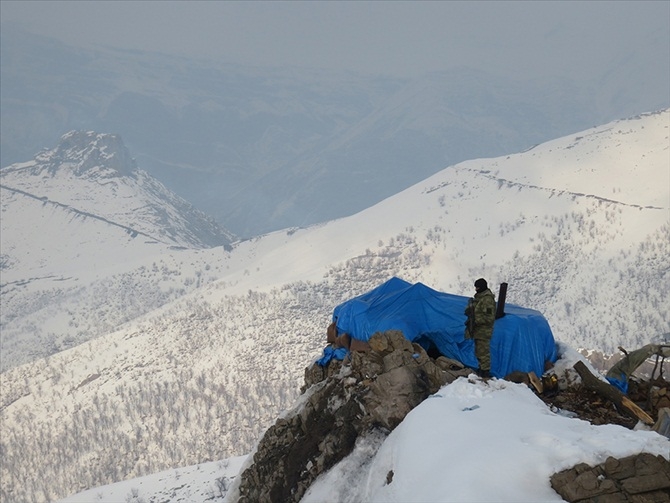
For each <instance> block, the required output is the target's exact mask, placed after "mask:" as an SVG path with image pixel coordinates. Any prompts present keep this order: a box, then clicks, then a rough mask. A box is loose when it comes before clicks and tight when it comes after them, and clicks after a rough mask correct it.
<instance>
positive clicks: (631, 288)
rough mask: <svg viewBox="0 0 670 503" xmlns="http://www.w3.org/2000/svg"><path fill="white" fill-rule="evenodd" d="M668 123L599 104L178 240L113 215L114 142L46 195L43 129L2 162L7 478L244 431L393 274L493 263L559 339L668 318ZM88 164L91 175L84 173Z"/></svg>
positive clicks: (229, 444)
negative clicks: (534, 132)
mask: <svg viewBox="0 0 670 503" xmlns="http://www.w3.org/2000/svg"><path fill="white" fill-rule="evenodd" d="M669 131H670V110H668V109H665V110H662V111H658V112H655V113H649V114H644V115H641V116H636V117H632V118H630V119H627V120H620V121H615V122H611V123H607V124H605V125H603V126H599V127H596V128H592V129H588V130H585V131H582V132H580V133H576V134H571V135H569V136H565V137H562V138H559V139H556V140H552V141H549V142H546V143H543V144H541V145H538V146H536V147H534V148H531V149H528V150H527V151H525V152H522V153H518V154H514V155H509V156H503V157H497V158H491V159H476V160H470V161H467V162H463V163H460V164H457V165H454V166H451V167H449V168H446V169H444V170H443V171H441V172H439V173H437V174H435V175H433V176H431V177H429V178H427V179H425V180H424V181H422V182H420V183H418V184H415V185H413V186H411V187H409V188H407V189H406V190H404V191H402V192H399V193H398V194H396V195H394V196H393V197H390V198H387V199H386V200H384V201H382V202H380V203H378V204H376V205H374V206H372V207H370V208H367V209H366V210H364V211H361V212H359V213H357V214H355V215H352V216H350V217H347V218H341V219H338V220H333V221H329V222H325V223H322V224H319V225H315V226H312V227H309V228H295V227H294V228H288V229H284V230H282V231H277V232H273V233H269V234H267V235H264V236H260V237H255V238H253V239H247V240H243V241H239V242H233V243H232V244H230V246H227V247H224V246H217V247H214V248H198V247H196V246H195V244H192V245H188V244H187V243H186V240H187V239H186V237H185V236H186V235H187V234H186V233H185V232H182V227H181V226H180V227H179V229H180V231H179V232H177V231H174V232H173V233H171V234H170V233H161V229H163V227H162V226H161V221H160V219H159V221H158V222H157V221H154V222H153V223H152V225H147V226H145V227H141V231H142V232H143V233H144V234H139V233H138V235H137V236H136V237H135V238H133V237H132V234H129V233H128V232H127V229H126V227H131V228H134V227H132V225H131V223H132V219H130V220H123V219H122V218H121V216H120V215H124V214H126V213H127V209H128V208H142V207H143V206H144V204H145V203H141V204H140V203H139V202H138V200H136V199H134V198H133V197H129V198H127V199H123V198H120V197H118V195H119V193H120V192H121V191H122V186H123V185H122V184H121V183H120V181H121V180H123V179H124V177H126V176H129V175H127V174H126V175H123V176H121V177H120V178H119V177H118V176H117V175H116V174H114V173H120V171H119V170H118V169H115V171H114V172H112V171H111V168H110V165H112V166H115V165H116V164H115V163H117V162H118V160H119V158H118V157H116V156H105V155H104V153H105V152H109V150H107V149H103V148H100V149H99V154H96V156H97V157H96V159H99V160H100V164H99V166H98V169H93V171H91V168H89V167H88V165H86V166H87V167H86V169H84V165H83V164H82V165H81V166H80V165H79V164H78V163H71V164H68V166H69V167H68V168H67V169H64V171H63V172H64V173H65V172H70V173H73V174H71V175H68V176H67V177H65V176H63V181H62V184H60V185H59V191H60V193H62V194H61V197H57V193H56V192H49V193H47V192H45V191H40V192H38V191H37V190H36V188H37V187H40V186H44V187H48V186H49V184H50V183H53V180H54V179H57V178H58V177H59V176H62V175H59V173H60V169H59V170H57V171H56V173H55V174H52V171H53V170H52V169H51V168H50V167H49V166H52V165H59V166H61V165H62V164H58V163H54V162H51V161H48V162H47V160H46V159H54V155H55V154H54V153H53V151H52V153H51V154H48V155H47V154H42V155H40V156H38V158H37V159H36V160H35V161H34V162H33V163H25V164H19V165H14V166H13V167H11V169H9V170H8V171H7V175H6V176H7V177H8V178H7V180H5V178H4V175H3V178H2V185H3V186H4V185H5V184H7V185H8V186H11V184H10V183H9V180H11V179H12V177H18V176H19V175H20V174H21V172H22V171H23V172H24V175H21V176H26V177H28V173H31V174H30V176H31V177H32V176H34V177H36V180H39V181H37V182H36V184H35V186H34V187H35V189H33V190H32V191H29V190H26V186H25V185H24V186H18V185H17V183H15V184H14V185H17V186H16V187H15V189H19V190H21V191H23V192H27V193H30V194H31V195H30V196H28V195H25V194H23V193H21V192H16V190H15V191H11V190H9V189H4V188H3V189H2V190H3V193H2V196H3V197H2V205H3V206H2V212H3V213H2V226H3V228H2V254H3V267H4V268H3V270H2V288H1V290H0V294H1V295H2V301H3V310H2V316H3V318H2V323H3V325H2V336H3V344H6V343H7V344H10V347H11V348H12V351H13V352H12V353H11V355H12V356H11V360H10V361H7V362H6V361H5V360H4V358H5V356H4V355H5V350H4V349H3V362H6V363H4V364H5V366H6V367H7V368H8V369H7V370H6V371H4V372H3V373H2V385H3V393H2V397H1V400H2V401H1V403H0V419H1V420H2V424H3V435H2V438H1V439H0V442H2V444H1V446H0V447H1V450H2V452H3V463H2V474H1V475H2V476H1V477H0V480H1V481H2V487H1V490H2V493H1V494H2V499H3V500H4V499H7V500H17V499H18V500H21V499H31V498H34V499H36V500H37V501H44V500H48V499H54V498H56V497H58V496H65V495H66V494H68V493H72V492H75V491H79V490H82V489H83V488H86V487H95V486H97V485H102V484H107V483H110V482H113V481H116V480H122V479H125V478H130V477H136V476H139V475H143V474H148V473H154V472H157V471H160V470H163V469H166V468H169V467H177V466H187V465H194V464H197V463H199V462H204V461H207V460H217V459H225V458H228V457H230V456H234V455H242V454H246V453H248V452H249V450H250V449H251V447H252V446H253V445H254V443H255V441H256V440H257V438H258V436H259V434H260V433H262V432H263V431H264V430H265V429H266V427H267V426H268V424H269V423H271V422H272V421H274V419H275V418H276V417H277V415H278V414H279V413H280V412H281V411H282V410H285V409H286V408H288V407H289V406H291V405H292V404H293V403H294V400H295V398H296V397H297V395H298V388H299V386H300V384H301V383H302V377H303V371H304V368H305V367H306V366H307V365H308V364H309V363H310V362H311V361H312V359H313V358H315V357H317V356H318V355H319V354H320V352H321V350H322V348H323V347H324V345H325V331H326V327H327V325H328V323H329V322H330V318H331V315H332V310H333V308H334V307H335V306H336V305H338V304H339V303H340V302H342V301H344V300H346V299H348V298H351V297H352V296H355V295H358V294H361V293H364V292H366V291H368V290H369V289H371V288H373V287H374V286H377V285H378V284H380V283H381V282H383V281H385V280H387V279H388V278H389V277H391V276H399V277H401V278H403V279H405V280H407V281H410V282H416V281H421V282H423V283H425V284H427V285H428V286H430V287H432V288H435V289H437V290H442V291H446V292H450V293H455V294H459V295H471V294H472V293H473V287H472V283H473V280H474V279H476V278H478V277H485V278H487V279H488V281H489V284H490V285H492V286H493V289H494V291H495V290H496V289H497V285H498V284H500V283H502V282H507V283H508V284H509V289H508V294H507V295H508V296H507V301H508V302H510V303H513V304H517V305H522V306H524V307H529V308H533V309H537V310H539V311H541V312H542V313H543V314H544V315H545V316H546V317H547V319H548V321H549V323H550V325H551V327H552V330H553V333H554V336H555V338H556V339H557V340H559V341H561V342H563V343H565V344H568V345H570V346H572V347H574V348H589V349H598V350H601V351H605V352H614V351H616V348H617V346H618V345H621V346H623V347H624V348H628V349H631V348H635V347H637V346H640V345H643V344H646V343H649V342H652V341H658V340H662V339H663V337H665V336H666V335H665V334H667V333H668V332H670V320H669V318H668V311H667V309H665V304H666V303H667V302H666V301H667V298H668V297H669V295H670V281H669V279H670V278H668V274H669V270H668V259H667V257H668V256H670V239H668V236H669V235H670V222H669V218H668V215H669V210H670V170H668V150H669V148H670V139H669ZM85 137H86V138H88V139H89V140H90V145H102V143H104V142H102V138H104V135H103V136H102V137H101V136H100V135H98V134H93V133H91V134H90V135H89V136H85ZM65 140H67V137H66V139H65ZM110 140H111V139H110ZM56 150H58V149H56ZM94 150H95V149H92V150H90V151H94ZM78 151H89V149H88V148H87V147H85V148H83V149H78ZM40 159H45V160H44V161H43V165H40V166H41V167H40V168H39V169H38V168H37V165H36V164H34V163H39V162H42V161H39V160H40ZM103 159H104V160H105V163H102V160H103ZM107 162H109V163H110V165H107V164H106V163H107ZM95 164H98V162H96V163H95ZM97 171H100V172H101V173H102V174H106V176H103V177H101V178H99V179H98V181H97V182H95V183H96V184H99V183H104V184H106V185H104V187H105V190H102V189H100V190H97V189H96V190H97V191H96V192H92V191H93V189H92V187H95V186H96V185H95V184H92V183H91V180H90V176H92V175H93V174H94V173H96V172H97ZM121 171H124V170H121ZM3 174H4V170H3ZM111 175H114V176H111ZM131 178H132V177H131ZM115 190H116V195H115V194H114V191H115ZM87 193H89V194H91V199H92V202H91V203H90V205H89V206H84V202H82V203H81V204H82V206H81V208H83V210H82V211H85V212H88V213H93V212H92V209H95V208H98V209H99V213H93V214H94V215H99V216H103V215H104V216H105V218H106V219H107V220H109V221H110V222H118V223H119V224H121V225H122V226H121V227H120V226H118V225H112V224H110V223H108V222H104V221H102V220H100V219H98V218H93V217H84V216H83V215H82V214H80V213H76V212H73V211H72V210H69V209H67V208H65V207H64V205H67V206H68V207H75V208H76V207H77V206H76V204H75V203H77V204H79V203H78V201H75V199H74V198H73V197H68V198H66V197H65V196H66V195H68V194H78V197H79V199H81V200H82V201H83V200H85V195H86V194H87ZM45 196H46V199H44V200H38V199H36V198H40V197H45ZM135 197H139V193H138V194H136V196H135ZM166 197H167V196H166ZM93 200H94V202H93ZM51 201H55V202H62V204H63V205H55V204H52V203H51ZM28 203H30V204H28ZM118 204H122V206H121V207H119V206H118ZM103 209H104V210H105V211H104V212H103V211H102V210H103ZM112 210H113V211H112ZM132 213H133V212H130V214H132ZM150 214H152V213H151V212H150ZM112 215H115V216H114V217H113V218H111V217H110V216H112ZM170 220H171V218H170V219H168V222H169V221H170ZM143 221H144V222H146V221H147V219H146V218H145V219H143ZM163 223H164V222H163ZM6 225H7V226H9V227H10V228H13V229H15V230H13V231H12V232H9V233H7V232H5V230H6V229H5V226H6ZM184 225H188V224H187V223H185V224H184ZM123 226H125V227H123ZM139 229H140V228H139V227H138V230H139ZM177 235H178V236H179V239H180V240H182V241H180V242H179V243H180V244H179V245H178V246H174V245H172V244H170V242H169V240H168V236H177ZM189 235H192V234H189ZM147 236H153V237H154V239H149V238H148V237H147ZM161 236H162V237H161ZM175 239H176V238H175ZM22 243H23V244H22ZM27 243H30V245H28V244H27ZM198 246H200V245H198ZM96 247H97V249H98V255H91V254H90V253H80V254H79V255H77V253H76V250H78V249H81V250H82V252H84V251H88V250H93V249H96ZM5 250H11V253H10V252H9V251H5ZM19 250H20V252H19ZM61 250H66V251H67V253H63V252H62V251H61ZM91 257H95V259H93V258H91ZM27 265H30V267H27ZM26 267H27V268H26ZM6 278H7V279H6ZM59 285H62V286H59ZM35 333H39V334H42V335H41V339H40V341H38V342H36V341H33V342H32V344H31V345H30V346H27V347H22V346H21V345H20V344H18V343H16V341H19V340H21V339H22V338H24V337H28V338H30V337H31V336H32V334H35ZM8 335H10V336H11V338H10V340H7V339H5V337H7V336H8ZM69 337H72V338H73V339H72V340H70V339H68V338H69ZM44 341H52V342H53V343H54V344H53V346H52V347H50V348H49V351H48V353H52V354H51V355H50V356H49V357H48V358H41V359H36V360H34V361H32V362H31V363H28V364H24V365H21V366H15V365H14V364H15V363H16V362H21V361H26V360H29V359H31V358H34V357H35V356H36V355H33V354H31V353H30V351H40V353H38V356H39V355H43V354H44V350H43V348H42V347H41V346H39V344H42V343H43V342H44ZM83 341H86V342H83ZM70 346H74V347H71V349H67V350H64V351H60V349H62V348H64V347H70ZM54 351H59V352H54ZM9 367H12V368H9Z"/></svg>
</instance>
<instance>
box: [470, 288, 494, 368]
mask: <svg viewBox="0 0 670 503" xmlns="http://www.w3.org/2000/svg"><path fill="white" fill-rule="evenodd" d="M465 315H466V316H467V317H468V320H467V321H466V322H465V324H466V328H465V337H467V338H473V339H474V340H475V356H476V357H477V360H478V361H479V368H480V369H481V370H484V371H487V372H490V371H491V336H492V335H493V322H494V321H495V318H496V299H495V296H494V295H493V292H492V291H491V290H489V289H488V288H486V289H485V290H482V291H480V292H477V293H476V294H475V296H474V298H472V299H470V301H469V302H468V306H467V307H466V308H465Z"/></svg>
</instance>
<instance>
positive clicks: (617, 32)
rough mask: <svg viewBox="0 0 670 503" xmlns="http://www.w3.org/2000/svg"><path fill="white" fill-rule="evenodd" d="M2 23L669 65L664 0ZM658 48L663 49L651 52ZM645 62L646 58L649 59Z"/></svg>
mask: <svg viewBox="0 0 670 503" xmlns="http://www.w3.org/2000/svg"><path fill="white" fill-rule="evenodd" d="M1 9H2V11H1V17H2V22H3V23H11V24H14V25H20V26H23V27H24V28H26V29H28V30H29V31H37V32H40V33H43V34H45V35H49V36H54V37H57V38H59V39H61V40H64V41H66V42H68V43H71V44H77V45H93V44H101V45H107V46H114V47H123V48H133V49H141V50H151V51H161V52H166V53H171V54H180V55H195V56H203V57H216V58H221V59H222V60H224V61H228V62H235V63H242V64H250V65H261V66H264V65H291V66H304V67H326V68H332V69H338V70H341V69H349V70H353V71H357V72H372V73H383V74H391V75H397V76H416V75H417V74H421V73H426V72H430V71H434V70H443V69H446V68H450V67H453V66H457V65H468V66H472V67H479V68H486V69H488V70H494V71H509V72H512V73H513V74H515V75H519V76H532V75H536V74H537V75H547V74H553V73H555V74H558V75H560V74H565V73H566V72H569V73H571V74H573V76H574V74H575V73H577V74H578V73H580V72H586V73H588V72H591V71H598V70H600V69H601V67H602V68H604V67H605V66H607V64H608V63H609V62H611V60H612V59H615V58H617V56H618V55H620V54H622V53H623V52H624V51H627V50H630V49H631V48H635V47H636V46H638V45H641V43H642V41H648V40H649V39H650V37H654V38H655V39H656V40H657V42H659V41H660V42H659V43H657V44H656V47H660V48H661V49H660V50H659V54H658V55H657V57H658V59H659V64H661V65H665V66H668V65H670V63H668V59H670V1H662V0H658V1H650V2H644V1H633V2H625V1H614V2H607V1H598V2H577V1H563V2H549V1H537V2H532V1H522V2H503V1H493V2H484V1H481V2H475V1H472V2H447V1H445V2H438V1H432V2H419V1H415V2H410V1H406V2H403V1H394V2H384V1H373V2H363V1H360V2H355V1H350V2H326V1H312V2H308V1H295V2H282V1H272V2H262V1H245V2H232V1H227V2H216V1H204V2H203V1H188V2H187V1H144V2H140V1H138V2H131V1H111V2H108V1H100V0H97V1H88V2H85V1H74V2H71V1H66V2H63V1H52V0H49V1H29V0H21V1H13V0H2V1H1ZM663 48H665V49H663ZM654 57H656V55H654Z"/></svg>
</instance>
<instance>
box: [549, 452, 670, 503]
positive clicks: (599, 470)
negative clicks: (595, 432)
mask: <svg viewBox="0 0 670 503" xmlns="http://www.w3.org/2000/svg"><path fill="white" fill-rule="evenodd" d="M551 487H553V489H554V490H555V491H556V492H557V493H558V494H559V495H560V496H561V497H562V498H563V499H564V500H566V501H568V502H570V503H577V502H579V503H619V502H622V503H623V502H632V503H662V502H670V461H668V460H667V459H665V458H663V457H662V456H654V455H652V454H646V453H642V454H638V455H635V456H629V457H627V458H623V459H615V458H613V457H610V458H608V459H607V460H606V461H605V462H604V463H603V464H601V465H598V466H595V467H591V466H589V465H586V464H584V463H581V464H578V465H577V466H575V467H573V468H570V469H569V470H564V471H562V472H559V473H556V474H554V475H553V476H552V477H551Z"/></svg>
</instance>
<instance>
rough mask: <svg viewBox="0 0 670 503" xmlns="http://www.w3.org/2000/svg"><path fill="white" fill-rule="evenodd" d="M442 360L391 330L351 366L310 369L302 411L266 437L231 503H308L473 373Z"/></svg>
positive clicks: (297, 409) (380, 335)
mask: <svg viewBox="0 0 670 503" xmlns="http://www.w3.org/2000/svg"><path fill="white" fill-rule="evenodd" d="M442 360H443V361H439V362H436V361H435V360H433V359H432V358H431V357H429V356H428V354H427V353H426V352H425V351H424V350H423V348H421V347H420V346H418V345H413V344H412V343H411V342H410V341H409V340H407V339H406V338H405V337H404V336H403V334H402V333H401V332H398V331H389V332H384V333H376V334H374V335H373V336H372V338H371V339H370V341H369V344H367V345H366V346H365V350H364V351H351V353H350V354H349V356H348V357H347V359H346V360H345V361H344V362H341V361H337V360H331V361H330V363H329V364H328V366H327V367H319V366H318V365H317V364H315V363H314V364H312V365H310V366H309V367H308V368H307V369H306V370H305V385H304V386H303V387H302V392H303V395H302V396H301V398H300V400H299V402H298V405H297V406H296V407H295V408H294V409H293V410H291V411H289V412H288V413H286V414H285V415H284V416H282V417H281V418H279V419H277V421H276V422H275V424H274V425H273V426H271V427H270V428H269V429H268V430H267V431H266V432H265V434H264V435H263V438H262V439H261V440H260V442H259V443H258V445H257V447H256V451H255V453H254V454H253V458H252V461H251V462H250V464H249V465H248V466H247V467H246V468H245V469H244V470H243V471H242V473H241V474H240V475H239V477H238V480H236V484H235V486H234V487H233V488H231V491H230V493H229V495H228V497H227V499H226V501H231V502H233V501H235V502H240V503H251V502H253V503H273V502H278V501H281V502H298V501H300V499H302V497H303V496H304V494H305V492H306V491H307V489H308V488H309V486H310V485H311V483H312V482H313V481H314V480H315V479H316V478H317V477H318V476H319V475H320V474H321V473H323V472H325V471H327V470H328V469H329V468H331V467H332V466H334V465H335V464H336V463H337V462H339V461H340V460H342V459H343V458H344V457H346V456H347V455H348V454H349V453H350V452H351V451H352V450H353V448H354V444H355V443H356V441H357V439H358V438H359V437H362V436H364V435H371V434H374V435H379V434H382V435H387V434H388V433H390V432H391V431H392V430H393V429H394V428H395V427H396V426H398V425H399V424H400V423H401V422H402V420H403V419H404V418H405V416H406V415H407V414H408V413H409V412H410V411H411V410H412V409H413V408H414V407H416V406H417V405H419V404H420V403H421V402H422V401H423V400H425V399H426V398H427V397H428V396H430V394H432V393H435V392H436V391H437V390H438V389H440V387H442V386H444V385H445V384H447V383H448V382H452V381H454V380H455V379H457V378H458V377H459V376H467V375H469V374H470V372H471V369H468V368H464V367H463V366H462V365H456V364H455V363H454V362H453V361H449V360H447V359H445V358H443V359H442Z"/></svg>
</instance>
